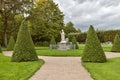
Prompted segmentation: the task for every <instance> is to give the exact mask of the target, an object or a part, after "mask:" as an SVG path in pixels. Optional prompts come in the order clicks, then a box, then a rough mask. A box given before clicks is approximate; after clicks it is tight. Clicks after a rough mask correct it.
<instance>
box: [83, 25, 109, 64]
mask: <svg viewBox="0 0 120 80" xmlns="http://www.w3.org/2000/svg"><path fill="white" fill-rule="evenodd" d="M82 61H83V62H106V61H107V60H106V56H105V54H104V51H103V49H102V47H101V45H100V41H99V40H98V37H97V34H96V32H95V30H94V28H93V26H92V25H91V26H90V28H89V30H88V32H87V39H86V44H85V48H84V51H83V55H82Z"/></svg>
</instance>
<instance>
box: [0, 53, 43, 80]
mask: <svg viewBox="0 0 120 80" xmlns="http://www.w3.org/2000/svg"><path fill="white" fill-rule="evenodd" d="M10 59H11V58H10V57H7V56H4V55H2V54H0V80H28V79H29V78H30V77H31V76H32V75H33V74H34V73H35V72H36V71H37V70H38V69H40V67H41V66H42V65H43V64H44V61H43V60H38V61H33V62H22V63H18V62H14V63H13V62H10Z"/></svg>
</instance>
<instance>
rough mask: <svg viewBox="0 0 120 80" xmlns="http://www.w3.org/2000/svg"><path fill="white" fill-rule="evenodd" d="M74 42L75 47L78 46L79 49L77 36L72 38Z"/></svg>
mask: <svg viewBox="0 0 120 80" xmlns="http://www.w3.org/2000/svg"><path fill="white" fill-rule="evenodd" d="M72 44H73V45H75V48H76V49H79V46H78V44H77V41H76V38H75V37H73V38H72Z"/></svg>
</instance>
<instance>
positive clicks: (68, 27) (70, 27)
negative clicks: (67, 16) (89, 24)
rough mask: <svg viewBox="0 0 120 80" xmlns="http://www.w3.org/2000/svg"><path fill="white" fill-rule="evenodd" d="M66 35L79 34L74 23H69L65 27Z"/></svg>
mask: <svg viewBox="0 0 120 80" xmlns="http://www.w3.org/2000/svg"><path fill="white" fill-rule="evenodd" d="M65 33H66V34H69V33H77V30H76V29H75V27H74V24H73V23H72V22H68V23H67V24H66V26H65Z"/></svg>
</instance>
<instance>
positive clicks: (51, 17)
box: [29, 0, 64, 41]
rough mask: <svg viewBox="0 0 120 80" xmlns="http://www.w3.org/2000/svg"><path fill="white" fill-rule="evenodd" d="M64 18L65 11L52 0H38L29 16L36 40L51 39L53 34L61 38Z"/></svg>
mask: <svg viewBox="0 0 120 80" xmlns="http://www.w3.org/2000/svg"><path fill="white" fill-rule="evenodd" d="M63 18H64V15H63V13H62V12H61V11H60V9H59V8H58V5H57V4H55V3H54V2H53V1H52V0H44V1H41V0H40V2H39V0H38V2H37V3H36V5H35V6H34V8H33V9H32V10H31V13H30V16H29V21H30V23H31V33H32V35H33V37H34V38H33V39H34V41H35V40H36V41H50V39H51V37H52V35H54V37H55V38H59V37H60V31H61V30H62V28H63V26H64V21H63Z"/></svg>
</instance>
